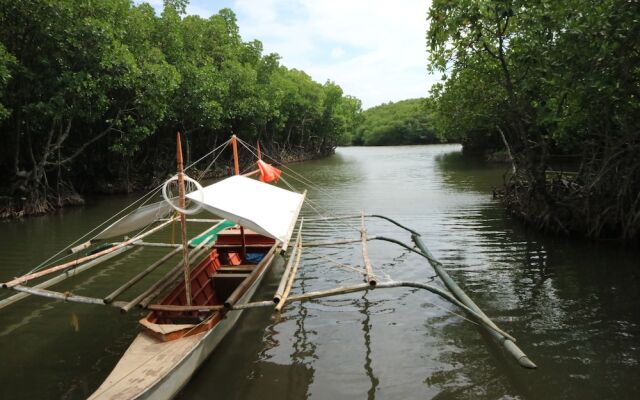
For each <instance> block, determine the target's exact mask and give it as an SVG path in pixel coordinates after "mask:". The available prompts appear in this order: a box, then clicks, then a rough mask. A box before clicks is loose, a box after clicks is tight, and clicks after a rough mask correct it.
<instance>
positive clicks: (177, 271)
mask: <svg viewBox="0 0 640 400" xmlns="http://www.w3.org/2000/svg"><path fill="white" fill-rule="evenodd" d="M210 240H212V238H208V239H207V240H205V241H203V242H202V243H200V244H199V245H198V246H197V247H196V248H194V249H193V250H191V254H192V255H195V252H197V251H199V250H200V249H202V248H203V247H204V246H205V244H207V243H209V241H210ZM181 271H182V261H180V262H179V263H177V264H176V265H175V266H174V267H173V268H171V269H170V270H169V271H168V272H167V273H166V274H165V275H164V276H163V277H162V278H160V279H159V280H158V281H157V282H156V283H154V284H153V285H151V286H150V287H149V288H147V289H146V290H145V291H144V292H142V293H140V294H139V295H138V296H137V297H136V298H134V299H133V300H131V301H129V302H128V303H126V304H125V305H124V306H122V307H121V308H120V309H121V310H122V311H123V312H129V311H131V309H132V308H133V307H135V306H137V305H138V304H139V303H140V302H141V301H143V300H144V299H145V298H146V297H147V296H149V294H150V293H154V292H155V291H156V290H157V289H159V288H161V289H162V290H164V288H165V286H164V285H165V284H166V283H167V282H168V281H171V282H173V279H174V277H175V276H176V275H179V274H180V272H181Z"/></svg>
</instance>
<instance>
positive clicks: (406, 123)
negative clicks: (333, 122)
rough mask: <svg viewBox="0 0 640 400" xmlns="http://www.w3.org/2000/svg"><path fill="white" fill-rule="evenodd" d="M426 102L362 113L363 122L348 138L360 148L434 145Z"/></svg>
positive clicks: (384, 106) (407, 102)
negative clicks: (420, 144)
mask: <svg viewBox="0 0 640 400" xmlns="http://www.w3.org/2000/svg"><path fill="white" fill-rule="evenodd" d="M426 101H427V100H426V99H410V100H403V101H398V102H396V103H393V102H391V103H386V104H382V105H379V106H377V107H372V108H369V109H367V110H365V111H364V112H362V117H361V118H362V121H361V122H360V124H359V125H358V127H357V129H356V130H355V132H354V134H353V136H352V137H351V143H352V144H354V145H359V146H362V145H364V146H388V145H400V144H419V143H437V142H440V138H438V137H437V136H436V135H435V131H434V129H433V127H432V124H431V113H430V112H429V110H428V108H427V105H426Z"/></svg>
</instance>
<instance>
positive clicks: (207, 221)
mask: <svg viewBox="0 0 640 400" xmlns="http://www.w3.org/2000/svg"><path fill="white" fill-rule="evenodd" d="M168 220H169V219H167V218H162V219H160V221H168ZM222 221H224V220H222V219H210V218H187V222H197V223H205V224H217V223H219V222H222Z"/></svg>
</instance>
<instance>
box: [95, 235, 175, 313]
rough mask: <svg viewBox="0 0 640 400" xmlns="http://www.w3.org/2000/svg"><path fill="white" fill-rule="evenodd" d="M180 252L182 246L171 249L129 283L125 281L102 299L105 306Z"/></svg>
mask: <svg viewBox="0 0 640 400" xmlns="http://www.w3.org/2000/svg"><path fill="white" fill-rule="evenodd" d="M181 251H182V246H178V247H177V248H175V249H173V250H172V251H170V252H169V253H167V254H165V256H164V257H162V258H161V259H159V260H158V261H156V262H154V263H153V264H151V265H149V266H148V267H147V268H145V269H144V270H143V271H141V272H139V273H138V274H137V275H136V276H134V277H133V278H131V279H130V280H129V281H127V283H125V284H124V285H122V286H120V287H119V288H117V289H116V290H114V291H113V292H111V293H110V294H109V295H108V296H106V297H105V298H104V299H103V300H104V302H105V303H107V304H109V303H111V302H113V300H114V299H115V298H116V297H118V296H120V295H121V294H122V293H124V292H125V291H126V290H127V289H129V288H131V287H132V286H133V285H135V284H136V283H138V282H140V281H141V280H142V278H144V277H145V276H147V275H149V274H150V273H151V272H153V271H155V270H156V268H158V267H159V266H161V265H162V264H164V263H165V262H166V261H168V260H169V259H170V258H171V257H173V256H175V255H176V254H178V253H180V252H181Z"/></svg>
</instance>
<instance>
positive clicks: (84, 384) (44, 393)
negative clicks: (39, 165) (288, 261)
mask: <svg viewBox="0 0 640 400" xmlns="http://www.w3.org/2000/svg"><path fill="white" fill-rule="evenodd" d="M293 167H294V168H295V169H296V171H299V172H300V173H303V174H304V175H305V176H306V177H307V178H308V179H310V180H311V181H313V183H314V184H316V185H317V188H315V189H311V190H310V191H309V194H308V196H309V198H310V199H311V201H312V203H313V205H314V207H317V208H322V209H328V210H332V211H333V212H334V213H336V214H353V213H357V212H359V210H360V209H364V210H365V211H366V212H371V213H380V214H385V215H389V216H391V217H394V218H396V219H398V220H399V221H400V222H401V223H405V224H407V225H408V226H411V227H412V228H415V229H416V230H418V231H419V232H420V233H421V234H422V235H423V239H424V240H425V242H426V243H427V245H428V246H429V247H430V249H431V250H432V252H433V253H434V255H435V256H436V257H438V258H439V259H441V260H442V261H443V262H444V263H445V265H446V267H447V269H448V270H449V272H450V274H451V275H452V276H453V277H454V278H455V279H456V280H457V281H458V282H459V284H460V285H461V286H462V287H464V288H465V290H466V291H467V292H468V293H469V295H470V296H471V297H472V298H473V299H474V300H476V302H477V303H478V304H479V305H480V306H481V307H482V308H483V309H484V310H485V311H486V312H487V314H488V315H490V316H491V317H494V318H495V319H496V321H497V322H498V324H499V325H500V326H501V327H503V328H504V329H505V330H507V331H508V332H510V333H511V334H513V335H514V336H515V337H517V338H518V343H519V344H520V345H521V347H522V348H523V350H525V351H526V352H527V353H528V354H529V355H530V356H531V358H532V360H533V361H534V362H536V363H537V364H538V365H539V366H540V368H539V369H538V370H536V371H527V370H522V369H520V368H519V367H517V366H515V364H514V363H513V362H512V361H511V360H510V359H509V358H506V357H504V355H503V353H502V351H501V350H500V348H499V347H497V346H495V345H493V344H492V343H493V342H492V341H491V340H490V339H489V338H487V337H485V336H484V335H483V334H482V333H481V331H480V330H479V329H477V327H476V326H474V325H472V324H470V323H469V322H467V321H465V320H464V319H462V318H460V317H459V316H457V315H453V314H452V313H451V312H452V311H455V310H454V309H453V307H451V306H450V305H449V304H447V303H445V302H444V301H442V300H440V299H438V298H436V297H434V296H431V295H429V294H426V293H423V292H418V291H411V290H404V289H397V290H396V289H394V290H389V291H383V290H380V291H376V290H374V291H372V292H369V293H367V294H366V295H363V294H352V295H346V296H343V297H340V298H334V299H322V300H318V301H313V302H308V303H303V304H296V305H291V306H287V307H286V308H285V312H284V313H283V316H282V318H281V319H280V320H274V319H272V317H271V310H252V311H250V312H247V313H245V314H244V315H243V317H242V319H241V321H240V324H239V325H238V327H237V329H235V330H234V331H233V332H232V334H231V335H230V336H229V337H227V338H226V339H225V341H224V342H223V343H222V345H221V346H220V347H219V348H218V349H217V350H216V352H214V354H213V355H212V357H211V358H210V359H209V360H207V361H206V363H205V364H204V365H203V367H202V369H201V370H200V371H199V372H198V373H197V374H196V376H195V377H194V379H193V380H192V381H191V382H190V383H189V385H188V386H187V387H186V388H185V389H184V391H183V392H182V393H181V395H180V398H183V399H205V398H207V399H208V398H211V397H212V396H214V395H215V397H217V398H224V399H244V398H261V399H278V400H281V399H299V398H312V399H362V398H385V399H418V398H420V399H421V398H438V399H453V398H456V399H458V398H463V399H465V398H468V399H471V398H473V399H496V398H518V399H541V398H544V399H546V398H549V399H564V398H567V399H571V398H575V399H582V398H616V399H625V398H628V399H634V398H637V397H638V395H639V394H640V387H639V385H640V383H639V381H638V379H637V371H638V367H639V365H638V364H639V360H640V296H639V295H638V287H640V268H638V259H639V258H638V255H639V254H638V250H637V249H633V248H625V247H619V246H615V245H612V244H610V243H598V244H594V243H585V242H581V241H576V240H569V239H566V238H561V237H546V236H543V235H540V234H539V233H537V232H535V231H532V230H530V229H528V228H527V227H526V226H525V225H523V224H521V223H519V222H518V221H515V220H514V219H512V218H511V217H510V216H509V215H507V214H506V213H505V212H504V211H503V209H502V207H501V205H500V204H499V203H497V202H496V201H494V200H492V199H491V189H492V188H493V187H495V186H499V185H500V184H501V182H502V174H503V173H504V170H505V169H506V168H505V166H501V165H497V166H496V165H486V164H484V163H482V162H481V161H478V160H469V159H466V158H463V157H462V156H461V155H460V147H459V146H457V145H436V146H401V147H394V148H391V147H387V148H384V147H383V148H345V149H338V154H337V155H336V156H335V157H331V158H328V159H325V160H317V161H312V162H308V163H300V164H296V165H295V166H293ZM506 167H508V166H506ZM291 183H293V184H294V185H297V183H296V182H295V181H294V180H291ZM298 186H299V185H298ZM300 187H301V186H300ZM125 200H126V199H123V200H122V202H125ZM115 202H116V201H115V200H114V199H110V200H109V201H107V202H104V203H100V204H99V205H98V206H96V207H92V206H90V207H87V208H84V209H77V210H78V211H75V212H70V213H68V214H65V213H63V214H60V215H57V216H49V217H44V219H33V220H25V221H23V222H20V223H16V224H5V225H4V226H3V229H2V230H0V243H5V244H6V246H5V248H3V251H2V255H1V259H0V265H2V268H3V276H6V275H14V274H16V272H17V271H20V270H21V269H24V268H25V264H28V265H34V264H37V262H39V261H41V259H42V255H43V254H50V253H51V252H52V251H51V250H52V248H50V247H47V246H52V247H54V248H55V247H56V246H57V247H61V246H62V245H64V244H66V243H68V242H69V241H71V239H72V237H76V236H78V234H79V233H81V232H83V231H84V230H85V229H86V222H87V221H99V220H101V219H103V217H104V216H105V215H110V214H111V213H112V212H113V208H116V206H115V205H114V206H113V208H109V207H112V205H111V204H112V203H115ZM304 214H305V215H306V216H308V217H309V216H312V215H314V211H313V209H306V210H304ZM45 220H46V221H45ZM43 221H45V222H46V223H44V222H43ZM351 225H352V223H351V221H334V222H322V221H319V222H314V223H309V224H305V237H306V238H307V239H309V240H311V239H322V240H327V239H333V238H335V239H341V238H354V237H355V238H357V237H358V232H357V226H356V227H355V229H354V227H353V226H351ZM356 225H357V223H356ZM367 228H368V231H369V233H370V234H371V235H381V236H390V237H395V238H398V239H401V240H403V241H408V240H409V238H408V236H406V234H405V233H401V232H399V231H398V230H397V229H395V228H394V227H393V226H390V224H387V223H384V222H381V221H377V220H371V221H370V222H368V224H367ZM49 237H52V238H54V239H55V240H53V242H54V243H53V244H50V243H51V242H50V241H49V240H48V239H49ZM27 239H28V240H27ZM40 247H42V248H40ZM369 250H370V256H371V259H372V263H373V265H374V270H375V272H376V273H380V275H382V276H384V274H389V275H390V276H392V277H393V278H396V279H404V280H418V281H424V280H427V279H428V278H429V277H430V276H432V275H433V271H432V270H430V269H429V268H428V267H427V266H426V265H425V263H424V260H422V259H420V257H418V256H416V255H414V254H409V253H407V252H406V251H404V250H402V249H399V248H397V247H395V246H393V245H391V244H385V243H375V245H373V244H372V245H371V246H370V249H369ZM314 251H315V250H314ZM318 251H319V252H320V253H318V254H320V255H322V256H328V257H330V258H332V259H335V260H337V261H339V262H340V263H344V264H349V265H354V266H361V263H362V261H361V258H362V256H361V253H360V250H359V248H357V247H355V248H345V247H332V248H327V249H322V250H318ZM318 254H315V255H314V254H313V253H312V252H311V249H305V252H304V253H303V262H302V264H301V269H300V272H299V273H300V275H299V278H300V279H298V280H297V282H296V285H295V287H294V292H295V293H301V292H306V291H313V290H320V289H326V288H329V287H334V286H336V285H343V284H345V285H346V284H350V283H359V282H360V281H361V278H360V277H359V276H357V275H356V274H355V273H354V272H353V271H349V270H344V269H336V268H334V267H332V266H331V265H330V263H328V262H327V261H326V260H324V259H322V258H320V257H318ZM132 257H133V258H132V259H127V260H126V264H127V266H131V268H132V269H129V268H122V266H120V267H118V266H117V265H114V266H113V268H111V267H110V266H107V268H105V269H104V270H103V272H102V273H101V274H98V275H97V276H94V278H90V277H89V275H86V277H85V276H82V275H79V276H78V277H77V278H74V279H75V280H72V281H70V282H69V283H68V286H67V285H65V286H64V287H63V288H62V289H63V290H73V291H74V292H75V291H77V290H80V291H81V292H86V293H108V292H109V291H111V290H112V289H113V288H114V287H115V286H117V285H118V283H120V282H123V281H125V280H126V279H127V277H128V276H130V275H131V274H132V273H133V271H134V270H135V267H136V266H138V267H142V266H144V265H148V263H149V260H148V259H145V258H144V257H139V256H137V255H133V256H132ZM156 258H157V254H156V255H151V259H156ZM120 261H125V260H124V259H120ZM120 261H119V260H114V264H117V263H118V262H120ZM278 268H279V269H277V270H276V271H272V273H271V274H270V275H268V276H267V277H266V279H265V285H264V286H263V287H262V288H261V289H260V291H259V292H258V293H257V296H256V298H259V299H266V298H269V297H270V296H272V294H273V292H274V291H275V289H276V287H277V285H278V282H279V273H281V272H282V265H280V266H279V267H278ZM34 310H38V311H36V312H34ZM32 312H33V314H31V313H32ZM72 313H75V315H77V318H78V320H79V326H80V330H79V332H75V330H74V328H73V327H72V326H71V324H70V323H69V322H68V321H69V316H70V315H71V314H72ZM26 316H29V317H30V320H29V323H28V324H20V322H21V321H22V320H23V319H24V318H26ZM137 317H138V316H136V315H130V316H125V317H123V316H121V315H119V313H118V312H117V311H116V310H111V311H109V310H107V311H105V310H104V309H99V310H96V309H95V308H92V307H86V306H75V305H70V304H59V303H58V304H55V307H54V304H53V303H52V302H49V301H46V300H36V299H31V300H25V301H24V302H23V303H18V304H17V305H16V306H15V307H14V308H12V309H11V311H10V312H0V332H4V334H3V335H2V336H1V337H2V340H0V353H2V354H3V355H4V357H5V362H4V363H1V364H0V376H1V377H2V385H0V398H7V399H12V398H39V399H46V398H55V399H58V398H69V399H80V398H84V397H85V396H86V395H87V394H88V393H89V391H91V389H93V388H95V387H97V385H98V384H99V383H100V382H101V380H102V379H103V378H104V376H106V375H107V374H108V372H109V371H110V369H111V368H112V367H113V365H114V364H115V362H116V361H117V360H118V358H119V356H120V354H122V352H124V350H125V349H126V347H127V346H128V343H129V342H130V340H131V338H132V337H133V336H134V335H135V332H136V329H137V328H136V319H137ZM18 325H19V326H18ZM34 377H37V381H38V384H37V385H34V384H33V381H34Z"/></svg>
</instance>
